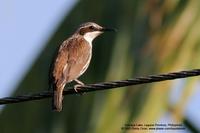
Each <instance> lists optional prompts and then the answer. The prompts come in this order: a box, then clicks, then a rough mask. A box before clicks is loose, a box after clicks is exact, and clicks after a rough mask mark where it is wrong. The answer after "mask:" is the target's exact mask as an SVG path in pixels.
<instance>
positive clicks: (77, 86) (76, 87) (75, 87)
mask: <svg viewBox="0 0 200 133" xmlns="http://www.w3.org/2000/svg"><path fill="white" fill-rule="evenodd" d="M74 81H76V83H78V84H77V85H75V86H74V90H75V91H76V92H77V93H79V92H78V90H80V89H81V88H80V87H81V86H84V85H85V84H84V83H83V82H81V81H80V80H78V79H75V80H74Z"/></svg>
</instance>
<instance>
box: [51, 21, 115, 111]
mask: <svg viewBox="0 0 200 133" xmlns="http://www.w3.org/2000/svg"><path fill="white" fill-rule="evenodd" d="M105 31H114V29H110V28H104V27H102V26H100V25H98V24H96V23H93V22H87V23H84V24H82V25H80V27H79V28H78V29H77V30H76V32H75V33H74V34H73V35H72V36H71V37H69V38H68V39H67V40H65V41H64V42H63V43H62V45H61V46H60V48H59V50H58V53H57V56H56V58H55V61H54V63H53V70H52V77H53V81H52V82H53V103H52V104H53V110H55V111H61V110H62V100H63V90H64V87H65V85H66V84H67V83H69V82H72V81H75V82H77V83H78V84H77V85H75V86H74V89H75V91H76V92H78V87H80V86H82V85H84V83H82V82H81V81H79V80H78V78H79V77H80V76H81V75H82V74H83V73H84V72H85V71H86V69H87V68H88V66H89V63H90V60H91V56H92V41H93V40H94V39H95V38H96V37H97V36H99V35H100V34H102V33H103V32H105Z"/></svg>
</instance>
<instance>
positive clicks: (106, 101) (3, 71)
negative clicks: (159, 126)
mask: <svg viewBox="0 0 200 133" xmlns="http://www.w3.org/2000/svg"><path fill="white" fill-rule="evenodd" d="M199 12H200V1H199V0H190V1H188V0H126V1H122V0H109V1H108V0H95V1H94V0H59V1H53V0H43V1H37V0H36V1H26V0H21V1H14V0H6V1H5V0H4V1H0V18H1V21H0V35H1V37H0V60H1V62H0V84H1V87H0V97H1V98H2V97H7V96H16V95H21V94H27V93H34V92H41V91H45V90H48V72H49V66H50V63H51V60H52V58H53V56H54V53H55V51H56V49H57V47H58V46H59V45H60V44H61V43H62V41H63V40H65V39H66V38H68V37H69V36H70V35H71V34H72V33H73V32H74V31H75V30H76V28H77V27H78V26H79V25H80V24H81V23H83V22H87V21H94V22H96V23H98V24H100V25H103V26H107V27H113V28H117V29H118V32H117V33H114V34H113V33H112V34H111V33H106V34H104V35H102V36H100V37H98V38H97V39H95V40H94V42H93V43H94V45H93V58H92V61H91V64H90V67H89V68H88V70H87V71H86V73H85V74H84V75H83V76H82V77H81V78H80V79H81V80H82V81H83V82H84V83H97V82H103V81H112V80H121V79H128V78H134V77H137V76H145V75H149V74H160V73H167V72H174V71H181V70H190V69H194V68H200V62H199V60H198V57H200V45H199V44H200V32H199V29H200V14H199ZM199 88H200V82H199V77H194V78H187V79H181V80H173V81H165V82H160V83H152V84H145V85H138V86H130V87H125V88H121V89H114V90H108V91H100V92H92V93H88V94H85V95H81V96H80V95H70V96H65V98H64V105H63V106H64V109H63V111H62V112H60V113H55V112H52V111H51V99H45V100H40V101H31V102H24V103H18V104H9V105H6V106H1V111H0V133H14V132H15V133H80V132H81V133H118V132H128V133H130V132H138V131H137V130H121V127H123V126H124V124H127V123H129V124H131V123H142V124H146V123H150V124H154V123H165V124H168V123H174V124H184V127H185V128H186V130H181V131H180V132H183V133H190V132H200V126H199V123H200V110H199V108H200V104H199V103H200V89H199ZM147 132H149V131H147ZM175 132H178V131H175Z"/></svg>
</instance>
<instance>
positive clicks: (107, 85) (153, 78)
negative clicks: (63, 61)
mask: <svg viewBox="0 0 200 133" xmlns="http://www.w3.org/2000/svg"><path fill="white" fill-rule="evenodd" d="M198 75H200V69H193V70H188V71H180V72H172V73H167V74H159V75H149V76H145V77H137V78H134V79H127V80H120V81H111V82H102V83H96V84H87V85H85V86H81V87H80V90H79V92H80V93H85V92H92V91H99V90H107V89H113V88H118V87H125V86H130V85H138V84H145V83H152V82H160V81H166V80H173V79H180V78H187V77H193V76H198ZM70 94H77V92H75V90H74V89H73V88H72V87H69V88H68V89H65V90H64V92H63V95H70ZM52 95H53V93H52V92H51V91H44V92H40V93H35V94H27V95H21V96H16V97H5V98H0V105H3V104H11V103H19V102H25V101H33V100H40V99H44V98H49V97H52Z"/></svg>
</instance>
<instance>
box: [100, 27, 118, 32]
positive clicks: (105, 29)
mask: <svg viewBox="0 0 200 133" xmlns="http://www.w3.org/2000/svg"><path fill="white" fill-rule="evenodd" d="M100 31H102V32H106V31H112V32H116V31H117V30H116V29H113V28H105V27H104V28H102V29H101V30H100Z"/></svg>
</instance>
